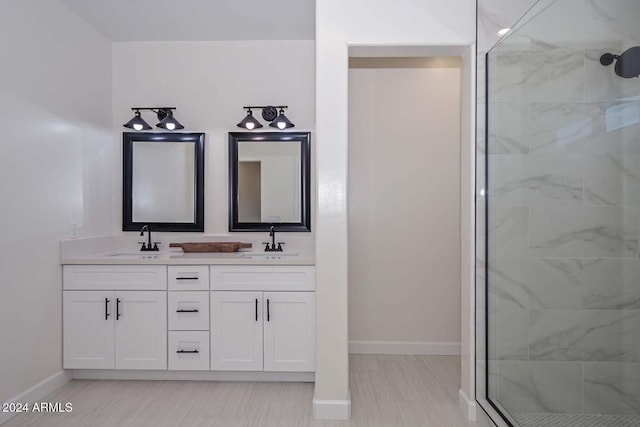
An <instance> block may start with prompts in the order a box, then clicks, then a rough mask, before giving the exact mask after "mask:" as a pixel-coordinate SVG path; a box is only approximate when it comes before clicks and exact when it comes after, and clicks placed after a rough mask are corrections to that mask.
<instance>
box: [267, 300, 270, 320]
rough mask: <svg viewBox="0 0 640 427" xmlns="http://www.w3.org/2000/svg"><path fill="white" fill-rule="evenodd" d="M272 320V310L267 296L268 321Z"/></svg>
mask: <svg viewBox="0 0 640 427" xmlns="http://www.w3.org/2000/svg"><path fill="white" fill-rule="evenodd" d="M270 321H271V311H270V310H269V298H267V322H270Z"/></svg>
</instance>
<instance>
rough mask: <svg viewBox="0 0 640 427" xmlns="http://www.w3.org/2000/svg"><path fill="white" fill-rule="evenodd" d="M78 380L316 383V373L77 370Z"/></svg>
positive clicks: (75, 375) (75, 372)
mask: <svg viewBox="0 0 640 427" xmlns="http://www.w3.org/2000/svg"><path fill="white" fill-rule="evenodd" d="M72 372H73V374H72V375H73V378H74V379H78V380H159V381H163V380H166V381H283V382H286V381H293V382H315V373H314V372H253V371H246V372H241V371H143V370H109V369H104V370H102V369H76V370H74V371H72Z"/></svg>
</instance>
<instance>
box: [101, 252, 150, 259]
mask: <svg viewBox="0 0 640 427" xmlns="http://www.w3.org/2000/svg"><path fill="white" fill-rule="evenodd" d="M106 256H108V257H109V258H129V259H156V258H158V257H159V256H160V254H158V253H148V252H114V253H111V254H107V255H106Z"/></svg>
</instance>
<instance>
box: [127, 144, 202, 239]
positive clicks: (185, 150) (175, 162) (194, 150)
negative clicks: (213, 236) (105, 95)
mask: <svg viewBox="0 0 640 427" xmlns="http://www.w3.org/2000/svg"><path fill="white" fill-rule="evenodd" d="M122 218H123V223H122V229H123V230H124V231H134V230H135V231H138V230H140V228H141V227H142V226H143V225H149V226H150V227H151V228H152V229H154V230H161V231H204V134H203V133H134V132H125V133H123V203H122Z"/></svg>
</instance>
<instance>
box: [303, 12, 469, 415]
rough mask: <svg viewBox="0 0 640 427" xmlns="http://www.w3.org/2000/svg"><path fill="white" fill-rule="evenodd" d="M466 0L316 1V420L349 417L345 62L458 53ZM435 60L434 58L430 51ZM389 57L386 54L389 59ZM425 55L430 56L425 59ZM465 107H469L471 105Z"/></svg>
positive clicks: (465, 41)
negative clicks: (374, 49) (361, 49)
mask: <svg viewBox="0 0 640 427" xmlns="http://www.w3.org/2000/svg"><path fill="white" fill-rule="evenodd" d="M474 11H475V5H474V3H473V2H471V1H468V0H457V1H455V2H453V3H452V2H447V3H446V4H445V3H443V2H439V1H436V0H431V1H425V2H420V3H416V2H413V1H410V0H403V1H397V2H393V3H391V2H388V1H383V0H376V1H364V0H358V1H350V2H344V1H340V0H319V1H317V2H316V134H317V137H316V141H317V143H316V161H317V181H316V182H317V190H318V207H317V220H316V279H317V281H316V283H317V288H316V309H317V324H318V327H317V338H316V342H317V346H316V348H317V350H316V388H315V397H314V411H315V417H316V418H321V419H331V418H332V419H346V418H349V416H350V397H349V378H348V372H349V371H348V370H349V362H348V242H347V232H348V220H347V217H348V212H347V197H348V194H347V144H348V136H347V134H348V58H349V51H348V49H349V45H352V46H358V45H360V46H399V47H402V46H409V47H411V46H414V47H415V46H418V47H428V48H434V50H437V51H438V52H437V53H435V55H447V54H449V55H451V54H452V53H451V52H452V51H455V50H456V48H453V49H448V48H447V47H449V48H450V47H457V49H458V53H453V54H454V55H460V54H461V52H462V51H464V50H465V49H468V48H469V47H470V46H471V45H472V43H473V40H474V34H475V24H474ZM432 55H434V54H433V53H432ZM386 56H389V55H386ZM423 56H429V55H428V54H427V55H423ZM464 102H471V99H467V100H465V101H464Z"/></svg>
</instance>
